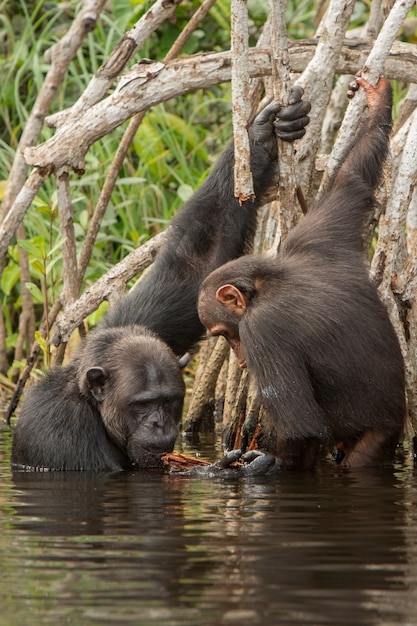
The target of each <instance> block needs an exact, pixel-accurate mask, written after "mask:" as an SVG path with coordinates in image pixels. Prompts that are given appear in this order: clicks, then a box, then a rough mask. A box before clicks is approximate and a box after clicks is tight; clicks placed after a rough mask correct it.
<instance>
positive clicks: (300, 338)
mask: <svg viewBox="0 0 417 626" xmlns="http://www.w3.org/2000/svg"><path fill="white" fill-rule="evenodd" d="M358 85H361V86H362V87H363V88H364V89H365V92H366V97H367V104H368V109H369V111H368V115H367V117H366V119H364V120H363V122H362V124H361V125H360V127H359V129H358V132H357V134H356V138H355V140H354V142H353V143H352V145H351V146H350V147H349V148H348V149H347V151H346V153H345V155H344V158H343V159H342V160H341V164H340V166H339V168H338V170H337V171H336V172H335V174H334V175H333V176H332V177H331V179H330V181H329V183H328V185H327V188H326V189H325V191H324V192H323V193H322V195H321V197H320V198H319V199H318V201H317V202H316V203H315V206H313V207H312V208H309V210H308V212H307V214H306V215H305V216H304V217H303V218H302V219H301V221H300V222H299V223H298V224H297V226H296V227H295V228H294V229H293V230H292V232H291V233H290V234H289V236H288V238H287V239H286V241H285V243H284V244H283V247H282V249H281V251H280V253H279V255H278V256H277V257H276V258H270V257H266V256H260V255H258V256H254V255H249V256H245V257H242V258H240V259H236V260H233V261H230V262H229V263H227V264H226V265H224V266H222V267H220V268H218V269H216V270H215V271H214V272H213V273H212V274H210V275H209V276H208V277H207V278H206V280H205V281H204V282H203V284H202V288H201V291H200V296H199V304H198V309H199V314H200V318H201V320H202V322H203V323H204V325H205V326H206V328H207V329H208V331H209V334H210V335H223V336H224V337H225V338H226V339H227V341H228V342H229V344H230V345H231V347H232V348H233V350H234V352H235V354H236V355H237V358H238V360H239V363H240V365H241V366H242V367H245V366H246V367H247V368H248V372H249V374H250V375H251V376H253V377H254V380H255V382H256V384H257V387H258V390H259V394H260V398H261V400H262V403H263V405H264V407H265V410H266V413H267V417H266V420H265V421H266V424H264V430H265V434H264V437H263V439H262V441H261V447H262V448H264V449H265V451H266V452H268V453H269V455H270V458H271V459H273V458H274V457H275V464H272V465H271V464H270V465H268V463H265V462H262V459H258V460H259V461H260V463H259V467H264V468H265V472H266V473H267V472H268V471H271V472H272V471H276V470H277V469H280V468H299V469H303V468H309V467H312V466H314V465H315V463H316V462H317V458H318V450H319V448H320V447H321V446H322V444H328V446H329V447H331V446H332V445H334V446H335V447H336V448H338V449H339V451H340V452H341V454H339V459H338V460H339V462H340V464H341V467H344V468H355V467H364V466H371V465H379V464H382V463H385V462H389V461H390V460H391V459H392V458H393V453H394V450H395V447H396V445H397V443H398V439H399V435H400V433H401V430H402V427H403V420H404V416H405V399H404V396H405V391H404V389H405V383H404V365H403V359H402V355H401V351H400V347H399V343H398V340H397V337H396V334H395V332H394V330H393V328H392V326H391V323H390V320H389V317H388V314H387V311H386V310H385V307H384V306H383V304H382V303H381V301H380V300H379V298H378V294H377V290H376V288H375V286H374V285H373V284H372V283H371V282H370V279H369V276H368V269H367V266H366V263H365V259H364V254H363V251H362V249H361V246H362V235H363V230H364V225H365V223H366V222H367V220H369V217H370V213H371V209H372V208H373V206H374V195H373V191H374V189H375V187H376V186H377V184H378V182H379V181H380V179H381V174H382V166H383V163H384V160H385V157H386V155H387V152H388V137H389V133H390V130H391V126H392V120H391V110H392V90H391V85H390V83H389V81H388V80H386V79H385V78H380V80H379V82H378V84H377V86H376V87H375V88H374V87H372V86H371V85H370V84H369V83H367V82H366V81H365V80H364V79H363V78H358V79H357V82H356V84H354V87H355V88H358ZM231 456H232V457H233V455H231ZM267 456H268V455H266V457H267ZM266 457H265V458H266ZM262 463H263V465H262ZM254 464H255V465H254ZM251 465H252V468H251V471H252V472H254V471H255V466H256V461H253V463H252V464H251Z"/></svg>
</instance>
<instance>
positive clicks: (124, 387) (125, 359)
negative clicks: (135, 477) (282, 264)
mask: <svg viewBox="0 0 417 626" xmlns="http://www.w3.org/2000/svg"><path fill="white" fill-rule="evenodd" d="M301 98H302V90H301V89H300V88H295V89H294V90H293V92H292V96H291V100H290V104H289V106H288V107H281V106H280V105H279V104H278V103H277V102H273V103H271V104H269V105H268V106H267V107H266V108H265V109H264V110H263V112H261V113H260V114H259V115H258V117H257V118H256V119H255V122H254V124H253V125H252V128H251V166H252V173H253V178H254V189H255V194H256V197H255V199H254V201H250V200H249V201H247V202H245V203H243V205H242V206H240V205H239V203H238V202H237V200H236V199H235V197H234V189H233V185H234V183H233V162H234V148H233V143H231V144H230V145H229V146H228V147H226V149H225V150H224V152H223V154H222V155H221V156H220V158H219V160H218V162H217V164H216V165H215V167H214V168H213V170H212V171H211V173H210V175H209V176H208V178H207V179H206V181H205V182H204V183H203V185H202V186H201V187H200V188H199V189H198V190H197V191H196V192H195V193H194V195H193V196H192V197H191V199H190V200H189V201H188V202H187V203H186V204H185V206H184V207H183V209H182V210H181V211H180V213H179V214H178V216H177V218H176V219H175V220H174V221H173V225H172V230H171V232H170V238H169V241H168V242H167V243H166V245H165V247H163V249H162V250H161V251H160V253H159V254H158V256H157V258H156V260H155V263H154V264H153V266H152V267H151V268H150V269H149V270H148V271H147V272H146V273H145V275H144V276H143V277H142V278H141V280H139V281H138V283H137V285H136V286H135V287H134V289H133V290H132V291H131V292H130V293H129V294H128V295H127V296H126V297H125V298H123V299H122V300H121V301H120V302H119V303H118V304H117V305H115V306H114V307H112V308H110V310H109V313H108V315H107V317H106V318H105V319H104V320H103V321H102V323H100V324H99V326H98V328H97V329H96V330H95V331H93V332H92V333H91V334H90V335H89V336H88V338H87V339H86V340H85V341H84V343H83V344H82V345H81V348H80V350H79V352H78V354H77V355H76V356H75V358H73V359H72V360H71V361H70V362H69V364H68V365H65V366H64V367H60V368H53V369H52V370H51V371H50V372H49V373H48V374H47V376H46V377H45V379H44V380H42V381H41V382H40V383H38V384H37V385H34V386H33V387H32V388H31V389H30V390H29V392H28V393H27V396H26V400H25V402H24V404H23V407H22V412H21V415H20V418H19V419H18V422H17V425H16V427H15V429H14V434H13V442H12V465H13V466H14V468H17V469H19V468H20V469H29V470H30V469H52V470H95V471H98V470H120V469H125V468H130V467H133V466H139V467H159V466H161V465H162V464H161V460H160V459H161V456H162V455H163V453H165V452H170V451H172V449H173V446H174V442H175V440H176V437H177V434H178V425H179V422H180V419H181V412H182V406H183V398H184V382H183V378H182V374H181V359H178V357H180V356H181V355H183V354H184V353H186V352H187V351H189V350H190V349H191V348H192V346H193V345H194V344H195V343H196V342H197V341H198V340H199V339H200V338H201V336H202V334H203V332H204V327H203V325H202V324H201V322H200V320H199V318H198V313H197V297H198V291H199V287H200V284H201V282H202V280H203V279H204V278H205V277H206V276H207V275H208V274H209V272H210V271H212V270H213V269H215V268H216V267H218V266H219V265H221V264H222V263H225V262H226V261H228V260H230V259H232V258H235V257H237V256H239V255H241V254H243V253H244V252H245V251H246V250H247V246H248V245H249V246H250V244H251V240H252V238H253V234H254V229H255V224H256V208H257V207H259V206H261V204H262V202H264V201H265V200H266V198H267V194H268V192H271V190H272V189H273V183H274V179H275V178H276V175H277V173H278V167H277V164H278V155H277V145H276V136H275V135H277V136H278V137H280V138H281V139H284V140H286V141H294V140H295V139H297V138H299V137H302V136H303V135H304V133H305V130H304V127H305V126H306V124H308V122H309V119H308V115H307V114H308V112H309V110H310V104H309V103H308V102H305V101H302V100H301Z"/></svg>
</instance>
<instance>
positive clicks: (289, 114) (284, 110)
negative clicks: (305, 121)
mask: <svg viewBox="0 0 417 626" xmlns="http://www.w3.org/2000/svg"><path fill="white" fill-rule="evenodd" d="M310 110H311V104H310V102H309V101H308V100H300V101H299V102H295V103H294V104H290V105H288V106H287V107H281V108H280V109H279V111H278V113H277V117H278V119H280V120H295V119H297V118H299V117H303V116H304V115H307V114H308V113H309V112H310Z"/></svg>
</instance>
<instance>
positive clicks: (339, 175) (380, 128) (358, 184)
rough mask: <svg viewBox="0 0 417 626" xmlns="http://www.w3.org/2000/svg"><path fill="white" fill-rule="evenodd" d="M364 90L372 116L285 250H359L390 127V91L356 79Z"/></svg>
mask: <svg viewBox="0 0 417 626" xmlns="http://www.w3.org/2000/svg"><path fill="white" fill-rule="evenodd" d="M357 82H358V84H360V85H361V86H362V87H363V88H364V89H365V91H366V97H367V103H368V109H369V111H368V115H367V116H366V117H365V118H364V119H363V121H362V123H361V124H360V126H359V128H358V130H357V133H356V136H355V139H354V140H353V141H352V143H351V145H350V146H349V147H348V148H347V149H346V152H345V154H344V156H343V157H342V158H341V161H340V166H339V168H338V169H337V170H336V172H335V173H334V174H333V176H332V177H331V179H330V180H329V183H328V185H327V187H326V189H325V191H324V192H323V193H322V195H321V196H320V197H319V199H318V201H317V202H316V204H315V206H314V207H312V208H311V209H309V211H308V213H307V215H306V217H305V218H304V219H303V220H302V222H301V223H300V224H299V227H298V228H297V232H296V233H294V235H293V234H290V236H289V237H288V239H287V241H286V243H285V251H286V252H288V253H291V252H293V251H300V250H301V249H304V250H305V251H306V252H308V250H309V249H310V250H312V249H313V250H315V251H316V252H317V251H321V252H322V253H327V254H328V255H335V254H336V255H337V254H340V255H345V254H346V253H347V252H349V251H351V252H355V254H356V252H357V251H358V250H359V249H361V244H362V233H363V227H364V224H365V223H366V220H367V219H368V218H369V213H370V211H371V209H372V207H373V205H374V190H375V187H376V185H377V184H378V183H379V181H380V180H381V177H382V171H383V164H384V160H385V158H386V156H387V153H388V147H389V133H390V130H391V127H392V118H391V108H392V89H391V85H390V83H389V81H388V80H387V79H385V78H380V79H379V82H378V85H377V86H376V87H372V86H371V85H370V84H368V83H367V82H366V81H365V80H364V79H362V78H358V79H357Z"/></svg>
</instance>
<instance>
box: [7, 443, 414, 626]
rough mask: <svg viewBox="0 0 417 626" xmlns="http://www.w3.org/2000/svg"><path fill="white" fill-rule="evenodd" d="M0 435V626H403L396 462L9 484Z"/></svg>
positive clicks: (409, 538)
mask: <svg viewBox="0 0 417 626" xmlns="http://www.w3.org/2000/svg"><path fill="white" fill-rule="evenodd" d="M1 439H2V440H1V441H0V477H1V480H0V568H1V578H0V602H1V605H0V606H1V609H0V624H1V626H3V625H4V626H23V625H25V626H26V625H28V626H29V625H30V626H38V625H40V624H51V625H54V626H57V625H61V624H65V625H67V624H69V625H74V626H84V625H88V626H96V625H99V624H100V625H107V624H108V625H115V626H116V625H117V626H123V625H125V624H127V625H133V624H134V625H140V626H142V625H143V626H147V625H148V624H149V625H153V624H159V625H163V626H177V625H178V626H187V625H193V626H194V625H195V626H206V625H207V626H211V625H213V626H214V625H217V624H231V625H238V624H239V625H240V624H244V625H247V624H248V625H252V624H268V625H275V624H276V625H280V626H281V625H283V626H286V625H299V624H309V625H314V626H321V625H331V626H339V625H340V626H342V625H346V626H347V625H355V626H367V625H375V626H376V625H378V626H382V625H384V626H385V625H387V626H388V625H392V624H401V625H403V626H407V625H413V626H414V625H417V514H416V510H417V509H416V504H417V492H416V475H415V474H416V472H415V470H414V469H413V468H412V467H410V464H409V463H401V464H398V465H397V466H395V467H394V468H393V469H392V470H391V469H386V470H378V471H368V472H360V473H355V474H343V473H340V472H338V471H337V470H335V469H333V468H331V467H322V468H320V470H318V471H316V472H313V473H290V472H287V473H283V474H282V475H280V476H279V477H278V478H269V479H265V478H263V479H261V478H258V479H246V480H242V479H241V480H228V481H224V480H221V479H211V480H207V479H201V478H196V477H193V478H190V477H186V476H179V475H172V474H164V473H161V472H158V471H137V472H124V473H117V474H110V475H109V474H90V473H76V472H74V473H59V472H45V473H12V472H11V471H10V468H9V452H8V450H9V445H10V442H9V436H8V433H7V432H5V431H4V432H3V433H2V435H1ZM205 452H207V450H205ZM216 454H217V453H216Z"/></svg>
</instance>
